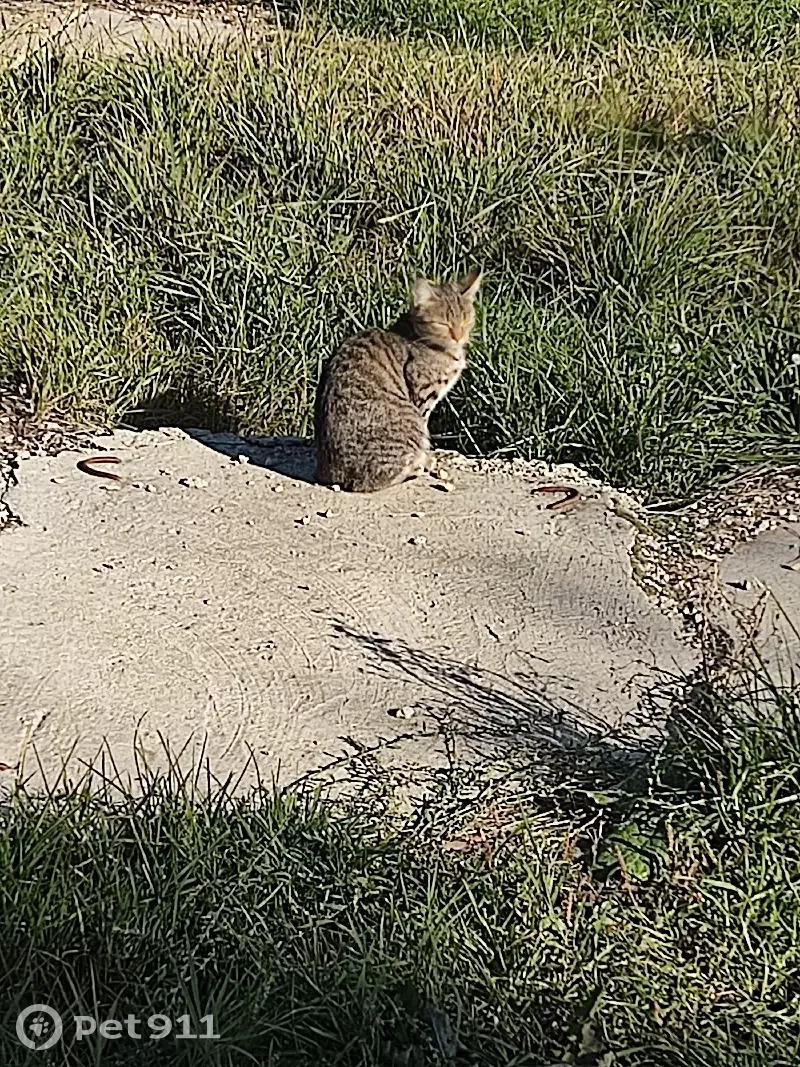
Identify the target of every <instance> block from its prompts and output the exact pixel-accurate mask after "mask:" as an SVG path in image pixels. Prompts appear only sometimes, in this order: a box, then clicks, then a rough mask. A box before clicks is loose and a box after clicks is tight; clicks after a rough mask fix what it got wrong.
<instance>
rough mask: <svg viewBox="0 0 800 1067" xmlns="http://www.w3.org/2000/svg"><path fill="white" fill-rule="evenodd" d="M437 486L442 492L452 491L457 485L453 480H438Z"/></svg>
mask: <svg viewBox="0 0 800 1067" xmlns="http://www.w3.org/2000/svg"><path fill="white" fill-rule="evenodd" d="M435 488H436V489H439V490H440V491H441V492H442V493H452V492H453V490H454V489H455V486H454V485H453V483H452V482H437V483H436V486H435Z"/></svg>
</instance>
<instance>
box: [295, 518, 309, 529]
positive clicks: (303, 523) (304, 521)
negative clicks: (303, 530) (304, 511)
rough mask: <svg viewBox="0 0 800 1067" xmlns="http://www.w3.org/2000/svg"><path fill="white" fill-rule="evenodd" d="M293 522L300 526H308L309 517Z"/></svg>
mask: <svg viewBox="0 0 800 1067" xmlns="http://www.w3.org/2000/svg"><path fill="white" fill-rule="evenodd" d="M295 522H297V523H299V524H300V525H301V526H308V524H309V523H310V522H311V516H310V515H303V517H302V518H301V519H295Z"/></svg>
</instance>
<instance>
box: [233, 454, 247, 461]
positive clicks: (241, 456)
mask: <svg viewBox="0 0 800 1067" xmlns="http://www.w3.org/2000/svg"><path fill="white" fill-rule="evenodd" d="M236 462H237V463H249V462H250V457H249V456H245V455H244V454H242V455H240V456H237V457H236Z"/></svg>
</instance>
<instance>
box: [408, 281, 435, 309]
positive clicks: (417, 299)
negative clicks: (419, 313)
mask: <svg viewBox="0 0 800 1067" xmlns="http://www.w3.org/2000/svg"><path fill="white" fill-rule="evenodd" d="M413 295H414V307H418V308H421V307H425V306H426V305H427V304H430V303H431V302H432V301H433V300H434V298H435V296H436V293H435V292H434V289H433V286H432V285H431V283H430V282H428V281H426V280H425V279H424V278H417V280H416V281H415V282H414V290H413Z"/></svg>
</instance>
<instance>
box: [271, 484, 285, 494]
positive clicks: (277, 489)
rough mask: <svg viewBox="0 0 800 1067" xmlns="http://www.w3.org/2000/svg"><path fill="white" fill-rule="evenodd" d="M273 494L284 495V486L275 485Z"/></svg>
mask: <svg viewBox="0 0 800 1067" xmlns="http://www.w3.org/2000/svg"><path fill="white" fill-rule="evenodd" d="M272 492H273V493H282V492H283V486H282V485H273V487H272Z"/></svg>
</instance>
